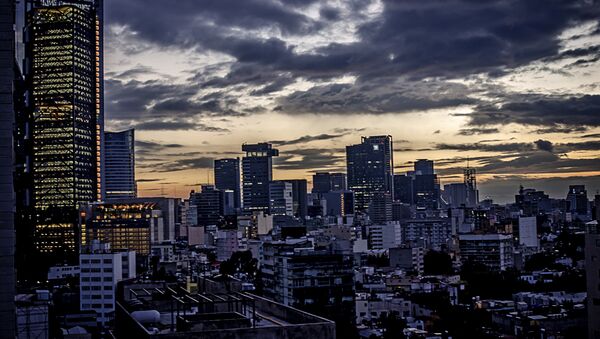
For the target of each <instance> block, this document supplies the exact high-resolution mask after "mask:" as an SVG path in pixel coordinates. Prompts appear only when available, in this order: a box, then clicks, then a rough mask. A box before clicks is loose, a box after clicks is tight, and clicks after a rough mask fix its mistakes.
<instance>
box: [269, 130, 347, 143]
mask: <svg viewBox="0 0 600 339" xmlns="http://www.w3.org/2000/svg"><path fill="white" fill-rule="evenodd" d="M345 135H346V134H345V133H344V134H327V133H324V134H318V135H305V136H302V137H299V138H296V139H291V140H273V141H269V142H270V143H272V144H276V145H278V146H288V145H297V144H304V143H307V142H311V141H319V140H332V139H337V138H340V137H343V136H345Z"/></svg>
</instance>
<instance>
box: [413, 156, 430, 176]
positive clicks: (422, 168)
mask: <svg viewBox="0 0 600 339" xmlns="http://www.w3.org/2000/svg"><path fill="white" fill-rule="evenodd" d="M415 174H416V175H433V174H434V171H433V160H427V159H419V160H417V161H415Z"/></svg>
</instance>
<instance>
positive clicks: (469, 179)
mask: <svg viewBox="0 0 600 339" xmlns="http://www.w3.org/2000/svg"><path fill="white" fill-rule="evenodd" d="M463 173H464V182H465V186H466V187H467V191H466V193H467V197H466V200H467V207H475V206H477V205H478V204H479V191H478V190H477V171H476V170H475V169H474V168H471V167H467V168H465V170H464V172H463Z"/></svg>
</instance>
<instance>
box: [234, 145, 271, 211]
mask: <svg viewBox="0 0 600 339" xmlns="http://www.w3.org/2000/svg"><path fill="white" fill-rule="evenodd" d="M242 151H244V152H246V156H245V157H244V158H243V159H242V175H243V189H242V191H243V199H244V200H243V205H244V211H246V212H252V211H261V210H262V211H268V210H269V183H270V182H271V181H272V180H273V157H276V156H278V155H279V151H278V150H277V149H275V148H272V145H271V144H269V143H259V144H243V145H242Z"/></svg>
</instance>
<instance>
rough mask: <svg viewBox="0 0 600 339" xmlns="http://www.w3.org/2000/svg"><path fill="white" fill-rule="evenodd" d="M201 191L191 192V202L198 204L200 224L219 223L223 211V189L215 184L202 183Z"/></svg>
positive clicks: (198, 223)
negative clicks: (217, 187)
mask: <svg viewBox="0 0 600 339" xmlns="http://www.w3.org/2000/svg"><path fill="white" fill-rule="evenodd" d="M200 189H201V190H200V192H194V191H192V193H191V194H190V204H192V205H195V206H196V210H197V215H198V222H197V225H199V226H209V225H218V224H219V222H220V220H221V219H222V216H223V215H224V213H223V207H224V204H223V191H221V190H218V189H216V188H215V186H213V185H202V186H201V187H200Z"/></svg>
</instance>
